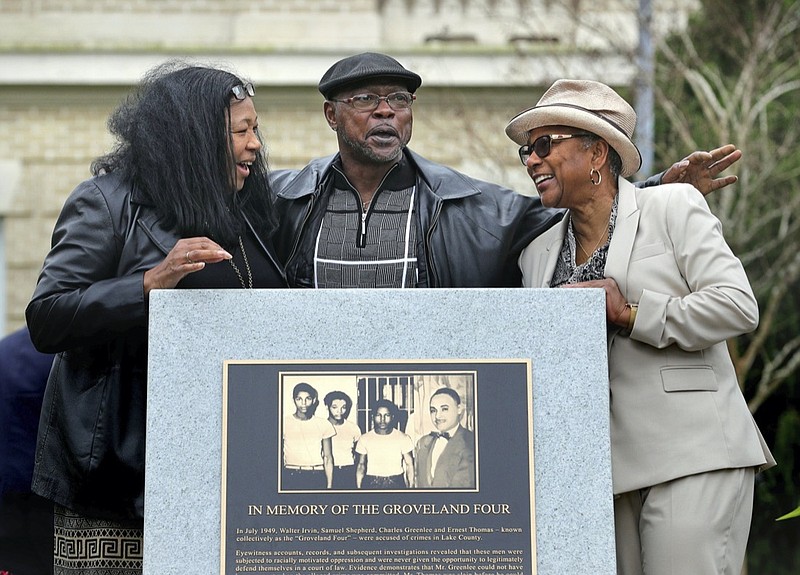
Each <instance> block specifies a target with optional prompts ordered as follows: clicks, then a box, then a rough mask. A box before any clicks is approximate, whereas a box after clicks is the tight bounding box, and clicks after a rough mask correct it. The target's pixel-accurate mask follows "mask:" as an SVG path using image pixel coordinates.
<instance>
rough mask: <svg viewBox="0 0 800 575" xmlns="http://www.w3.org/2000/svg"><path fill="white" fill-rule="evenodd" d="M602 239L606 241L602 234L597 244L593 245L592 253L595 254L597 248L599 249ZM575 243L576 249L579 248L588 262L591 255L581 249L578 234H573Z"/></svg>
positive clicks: (581, 245) (604, 235)
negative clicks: (576, 244) (576, 243)
mask: <svg viewBox="0 0 800 575" xmlns="http://www.w3.org/2000/svg"><path fill="white" fill-rule="evenodd" d="M604 239H606V234H603V235H602V236H600V239H599V240H598V242H597V243H596V244H595V245H594V249H593V250H592V253H594V252H596V251H597V248H599V247H600V242H602V241H603V240H604ZM575 241H577V242H578V247H579V248H581V251H582V252H583V253H584V254H586V259H587V260H590V259H592V256H591V254H589V252H587V251H586V249H585V248H584V247H583V244H582V243H581V240H580V239H579V238H578V234H575Z"/></svg>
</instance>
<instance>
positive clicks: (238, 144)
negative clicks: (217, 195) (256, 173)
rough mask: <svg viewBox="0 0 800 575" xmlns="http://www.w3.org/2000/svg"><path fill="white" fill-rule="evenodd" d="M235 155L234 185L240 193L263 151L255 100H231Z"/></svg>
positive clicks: (231, 123)
mask: <svg viewBox="0 0 800 575" xmlns="http://www.w3.org/2000/svg"><path fill="white" fill-rule="evenodd" d="M228 129H229V130H230V134H231V145H232V148H233V149H232V150H231V152H232V155H233V163H234V167H233V184H234V189H235V190H236V191H237V192H238V191H239V190H241V189H242V188H243V187H244V181H245V179H247V177H248V176H249V175H250V166H251V165H252V163H253V162H254V161H255V159H256V156H257V155H258V153H259V151H260V150H261V142H260V141H259V139H258V114H256V108H255V105H254V104H253V99H252V98H250V97H246V98H245V99H244V100H236V99H231V115H230V125H229V126H228Z"/></svg>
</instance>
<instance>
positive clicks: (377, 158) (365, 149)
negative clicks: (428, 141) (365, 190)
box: [336, 127, 405, 165]
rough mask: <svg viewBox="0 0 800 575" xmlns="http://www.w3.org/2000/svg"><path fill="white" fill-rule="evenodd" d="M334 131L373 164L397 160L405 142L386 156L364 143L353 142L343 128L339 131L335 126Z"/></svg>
mask: <svg viewBox="0 0 800 575" xmlns="http://www.w3.org/2000/svg"><path fill="white" fill-rule="evenodd" d="M336 133H337V134H339V136H340V137H341V138H342V140H343V141H344V143H345V144H347V145H348V146H350V147H351V148H352V149H354V150H355V151H357V152H359V153H360V154H361V156H363V157H364V158H366V159H367V160H369V161H371V162H372V163H374V164H381V165H382V164H389V163H393V162H396V161H398V160H399V159H400V157H401V156H402V154H403V148H405V144H403V145H401V146H400V147H399V148H398V149H397V151H396V152H395V153H394V154H392V155H391V156H389V157H387V156H385V155H382V154H377V153H375V150H373V149H372V148H370V147H369V146H367V145H366V144H363V143H361V142H354V141H353V140H351V139H350V138H349V137H348V136H347V134H346V133H345V132H344V130H341V131H340V130H339V128H338V127H337V128H336Z"/></svg>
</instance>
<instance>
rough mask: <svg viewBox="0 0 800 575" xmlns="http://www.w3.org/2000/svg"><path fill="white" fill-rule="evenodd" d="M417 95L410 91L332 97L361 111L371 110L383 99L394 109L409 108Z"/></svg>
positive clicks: (334, 100) (332, 99)
mask: <svg viewBox="0 0 800 575" xmlns="http://www.w3.org/2000/svg"><path fill="white" fill-rule="evenodd" d="M416 99H417V97H416V96H415V95H414V94H411V93H409V92H392V93H391V94H389V95H388V96H378V95H377V94H356V95H355V96H351V97H350V98H343V99H341V100H336V99H334V98H330V101H331V102H343V103H345V104H350V105H351V106H353V107H354V108H355V109H356V110H358V111H360V112H371V111H372V110H375V109H376V108H377V107H378V105H380V103H381V101H382V100H386V103H387V104H389V107H390V108H391V109H392V110H407V109H408V108H410V107H411V104H413V103H414V100H416Z"/></svg>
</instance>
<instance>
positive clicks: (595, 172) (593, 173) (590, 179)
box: [589, 168, 603, 186]
mask: <svg viewBox="0 0 800 575" xmlns="http://www.w3.org/2000/svg"><path fill="white" fill-rule="evenodd" d="M595 174H597V181H596V182H595V181H594V175H595ZM589 181H590V182H592V183H593V184H594V185H595V186H599V185H600V182H602V181H603V174H601V173H600V172H598V171H597V170H595V169H594V168H592V169H591V171H590V172H589Z"/></svg>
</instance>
